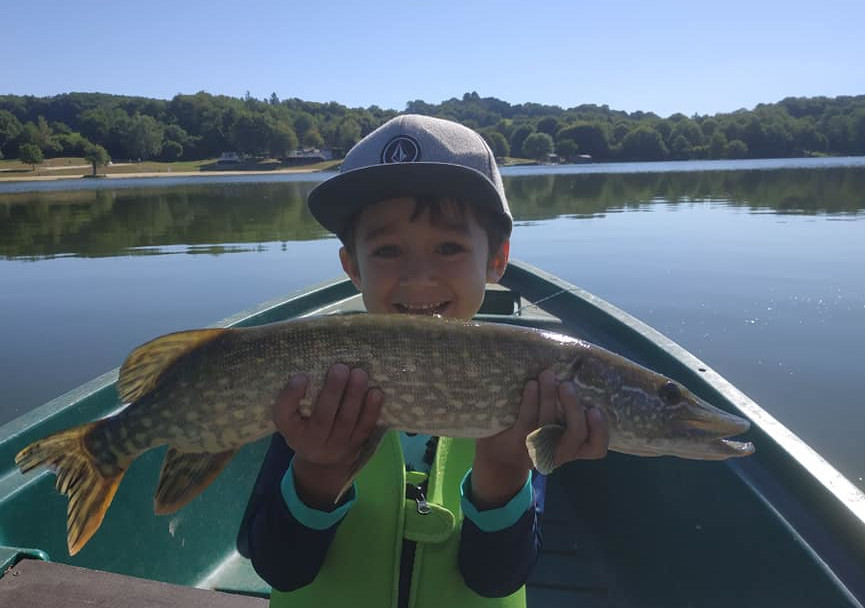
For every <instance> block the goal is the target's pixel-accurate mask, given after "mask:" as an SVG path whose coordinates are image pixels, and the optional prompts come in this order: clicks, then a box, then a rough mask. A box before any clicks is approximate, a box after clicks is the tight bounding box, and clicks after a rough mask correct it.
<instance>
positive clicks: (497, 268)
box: [487, 239, 511, 283]
mask: <svg viewBox="0 0 865 608" xmlns="http://www.w3.org/2000/svg"><path fill="white" fill-rule="evenodd" d="M510 252H511V241H510V240H509V239H505V240H504V241H502V244H501V246H500V247H499V249H498V251H496V252H495V253H494V254H493V255H491V256H490V259H489V261H488V262H487V283H498V282H499V279H501V278H502V275H503V274H505V269H506V268H507V267H508V256H509V255H510Z"/></svg>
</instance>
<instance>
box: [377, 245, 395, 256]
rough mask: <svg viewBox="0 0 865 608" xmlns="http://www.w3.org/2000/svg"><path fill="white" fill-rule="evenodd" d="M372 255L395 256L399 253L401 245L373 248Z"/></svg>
mask: <svg viewBox="0 0 865 608" xmlns="http://www.w3.org/2000/svg"><path fill="white" fill-rule="evenodd" d="M372 255H373V256H375V257H377V258H393V257H396V256H398V255H399V247H397V246H396V245H382V246H381V247H376V248H375V249H373V252H372Z"/></svg>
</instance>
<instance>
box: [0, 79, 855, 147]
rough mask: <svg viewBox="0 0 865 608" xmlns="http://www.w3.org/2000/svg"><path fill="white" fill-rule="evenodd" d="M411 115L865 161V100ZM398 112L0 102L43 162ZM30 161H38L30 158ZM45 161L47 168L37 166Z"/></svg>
mask: <svg viewBox="0 0 865 608" xmlns="http://www.w3.org/2000/svg"><path fill="white" fill-rule="evenodd" d="M405 111H406V112H411V113H418V114H426V115H430V116H438V117H442V118H449V119H451V120H455V121H457V122H460V123H462V124H464V125H466V126H469V127H472V128H474V129H477V130H478V131H479V132H480V133H481V134H482V135H483V136H484V138H485V139H486V140H487V141H488V142H489V144H490V147H491V148H492V149H493V151H494V152H495V154H496V155H497V156H499V157H522V158H534V159H539V160H544V159H547V158H549V155H551V154H554V155H558V156H559V157H560V158H562V159H564V160H575V159H579V158H580V155H588V156H590V157H591V158H592V160H594V161H660V160H688V159H719V158H784V157H799V156H813V155H865V95H859V96H842V97H789V98H786V99H783V100H781V101H779V102H777V103H768V104H760V105H758V106H757V107H755V108H753V109H752V110H746V109H741V110H737V111H735V112H729V113H719V114H715V115H711V116H710V115H694V116H685V115H684V114H673V115H671V116H669V117H667V118H662V117H660V116H658V115H656V114H653V113H651V112H630V113H629V112H623V111H620V110H612V109H610V108H609V107H608V106H606V105H601V106H598V105H593V104H583V105H579V106H575V107H572V108H567V109H565V108H561V107H559V106H550V105H541V104H535V103H524V104H516V105H514V104H510V103H508V102H506V101H502V100H500V99H496V98H494V97H480V96H479V95H478V94H477V93H475V92H471V93H466V94H464V95H463V96H462V98H452V99H449V100H446V101H443V102H441V103H438V104H430V103H426V102H424V101H422V100H415V101H409V102H408V103H407V104H406V108H405ZM397 114H398V112H396V111H394V110H386V109H382V108H379V107H378V106H370V107H369V108H349V107H346V106H344V105H341V104H339V103H336V102H328V103H318V102H311V101H303V100H301V99H294V98H293V99H286V100H280V99H279V98H278V97H277V96H276V94H273V95H271V96H270V98H269V99H266V100H259V99H255V98H253V97H251V96H250V95H249V94H247V95H246V96H245V97H243V98H236V97H227V96H223V95H212V94H210V93H206V92H203V91H202V92H199V93H196V94H194V95H176V96H175V97H174V98H172V99H171V100H162V99H151V98H146V97H131V96H122V95H109V94H104V93H65V94H62V95H56V96H53V97H33V96H18V95H0V158H19V159H21V160H22V161H23V162H28V163H29V162H32V161H33V160H34V159H36V158H38V156H39V154H37V151H38V153H41V155H42V157H44V158H52V157H58V156H81V157H83V156H85V155H86V154H87V152H88V151H92V149H93V146H94V145H95V146H102V147H103V148H105V150H106V151H107V152H108V154H109V155H110V156H111V157H112V158H114V159H143V160H146V159H155V160H163V161H176V160H180V159H183V160H196V159H208V158H215V157H217V156H219V155H220V154H221V153H222V152H225V151H236V152H239V153H242V154H245V155H248V156H252V157H273V158H284V157H285V156H287V155H288V154H289V153H290V152H292V151H294V150H296V149H298V148H328V149H331V150H332V151H333V152H334V155H335V157H340V156H341V155H343V154H344V153H345V152H346V151H347V150H348V149H349V148H350V147H351V146H352V145H354V144H355V143H356V142H357V141H358V140H359V139H360V138H361V137H363V136H364V135H366V134H367V133H369V132H371V131H372V130H373V129H375V128H376V127H377V126H379V125H380V124H382V123H383V122H385V121H386V120H388V119H390V118H392V117H393V116H396V115H397ZM25 159H27V160H25ZM36 162H40V161H36Z"/></svg>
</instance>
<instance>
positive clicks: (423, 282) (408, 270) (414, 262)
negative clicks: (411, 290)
mask: <svg viewBox="0 0 865 608" xmlns="http://www.w3.org/2000/svg"><path fill="white" fill-rule="evenodd" d="M435 283H436V270H435V264H432V263H431V262H430V261H429V260H426V259H424V258H423V257H422V256H414V257H412V258H410V259H407V260H406V261H405V264H404V265H403V268H402V272H401V273H400V285H402V286H409V285H411V286H427V285H434V284H435Z"/></svg>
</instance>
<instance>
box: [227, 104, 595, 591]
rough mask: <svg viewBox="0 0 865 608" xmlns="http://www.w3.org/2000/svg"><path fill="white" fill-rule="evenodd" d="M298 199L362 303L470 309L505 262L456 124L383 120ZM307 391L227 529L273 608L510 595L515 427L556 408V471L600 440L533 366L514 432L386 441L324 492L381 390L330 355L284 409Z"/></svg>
mask: <svg viewBox="0 0 865 608" xmlns="http://www.w3.org/2000/svg"><path fill="white" fill-rule="evenodd" d="M308 203H309V207H310V210H311V211H312V213H313V215H314V216H315V217H316V219H317V220H318V221H319V222H320V223H321V224H322V225H323V226H324V227H325V228H327V229H329V230H330V231H332V232H334V233H335V234H337V236H339V238H340V239H341V241H342V244H343V246H342V248H341V249H340V252H339V256H340V261H341V262H342V266H343V268H344V269H345V272H346V273H347V274H348V276H349V277H350V278H351V280H352V281H353V282H354V284H355V286H357V288H358V289H359V290H360V292H361V293H362V296H363V301H364V304H365V306H366V309H367V311H368V312H370V313H402V314H438V315H442V316H445V317H455V318H461V319H470V318H471V317H472V316H474V315H475V313H477V311H478V310H479V308H480V306H481V303H482V301H483V297H484V290H485V287H486V283H488V282H489V283H494V282H496V281H498V280H499V278H500V277H501V276H502V274H503V273H504V271H505V267H506V265H507V261H508V254H509V236H510V232H511V226H512V220H511V214H510V210H509V208H508V204H507V199H506V198H505V193H504V188H503V186H502V181H501V176H500V175H499V172H498V168H497V166H496V162H495V158H494V156H493V154H492V152H491V151H490V149H489V147H488V146H487V145H486V143H485V142H484V141H483V139H482V138H481V137H480V136H479V135H478V134H477V133H476V132H474V131H472V130H470V129H468V128H466V127H463V126H461V125H459V124H457V123H453V122H449V121H445V120H441V119H435V118H429V117H424V116H416V115H403V116H398V117H397V118H394V119H392V120H391V121H389V122H387V123H385V124H384V125H382V126H381V127H380V128H378V129H377V130H376V131H374V132H373V133H371V134H370V135H368V136H367V137H365V138H364V139H363V140H362V141H360V142H359V143H358V144H357V145H356V146H355V147H354V148H352V150H351V151H350V152H349V153H348V155H347V156H346V158H345V161H344V163H343V166H342V170H341V172H340V174H339V175H338V176H336V177H334V178H332V179H330V180H328V181H326V182H324V183H322V184H320V185H319V186H318V187H317V188H315V189H314V190H313V191H312V192H311V193H310V195H309V201H308ZM445 380H446V379H445ZM306 390H307V379H306V378H305V377H302V376H299V377H295V378H293V379H292V380H291V382H290V383H289V385H288V386H287V387H286V388H285V390H284V391H283V393H282V394H281V395H280V397H279V398H278V400H277V403H276V404H275V407H274V422H275V425H276V428H277V430H278V431H279V432H278V433H276V434H275V435H274V437H273V440H272V441H271V445H270V448H269V450H268V453H267V456H266V457H265V461H264V463H263V465H262V469H261V472H260V473H259V477H258V479H257V481H256V484H255V488H254V490H253V494H252V497H251V498H250V503H249V506H248V507H247V511H246V514H245V515H244V519H243V523H242V525H241V530H240V534H239V536H238V547H239V548H240V551H241V553H242V554H244V555H247V556H249V557H250V558H251V560H252V563H253V566H254V567H255V569H256V571H257V572H258V573H259V574H260V575H261V576H262V577H263V578H264V579H265V580H266V581H267V582H268V583H270V584H271V585H272V587H273V588H274V591H273V595H272V598H271V604H272V605H275V606H289V605H307V604H309V605H325V606H328V605H331V604H334V605H335V604H336V603H337V602H340V603H342V604H343V605H344V604H345V603H346V602H350V603H351V605H357V604H368V605H370V606H408V605H412V606H424V605H432V604H434V605H437V606H441V605H447V606H451V605H497V606H505V605H507V606H518V605H524V604H525V599H524V593H523V585H524V584H525V582H526V580H527V578H528V576H529V573H530V571H531V568H532V566H533V565H534V562H535V560H536V558H537V555H538V551H539V547H540V515H541V512H542V509H543V488H544V479H543V477H542V476H540V475H534V476H533V475H532V473H531V461H530V460H529V457H528V454H527V452H526V448H525V443H524V441H525V437H526V435H527V434H528V433H529V432H531V431H532V430H534V429H535V428H537V427H538V426H540V425H543V424H545V423H548V422H551V421H554V420H557V419H562V418H563V419H564V420H565V422H566V424H567V432H566V434H565V437H564V439H563V441H562V443H561V444H560V446H559V449H558V452H557V460H558V461H559V462H560V463H564V462H567V461H570V460H575V459H581V458H600V457H603V456H604V455H605V454H606V450H607V443H608V437H609V431H608V427H607V423H606V419H605V418H604V417H603V414H602V413H601V412H599V411H596V410H594V409H592V410H590V411H586V409H585V408H584V407H583V406H582V405H581V404H580V403H579V402H578V401H577V398H576V394H575V389H574V386H573V384H572V383H570V382H557V381H556V380H555V378H554V377H553V374H552V373H551V372H550V371H545V372H543V373H541V374H540V376H539V377H538V378H537V380H531V381H529V382H527V383H526V386H525V389H524V392H523V400H522V405H521V409H520V414H519V417H518V420H517V421H516V423H515V424H514V426H513V427H512V428H510V429H508V430H507V431H504V432H502V433H500V434H498V435H496V436H494V437H489V438H486V439H479V440H477V441H475V442H472V441H467V440H450V439H446V438H427V437H417V436H409V435H407V434H405V433H403V434H401V436H397V434H396V433H389V434H388V435H389V437H388V436H386V438H385V441H383V442H382V445H381V446H380V448H379V450H378V451H377V453H376V455H375V457H374V458H373V459H372V460H371V461H370V462H369V463H368V464H367V465H366V467H365V468H364V470H363V471H362V472H361V475H360V477H359V478H358V479H357V480H356V482H355V483H354V484H353V486H352V488H351V490H349V491H348V492H347V493H346V495H345V496H343V497H340V498H339V499H338V496H339V492H340V490H341V488H342V487H343V485H344V484H345V482H346V480H347V479H348V477H349V474H350V470H351V466H352V464H353V463H354V462H355V460H356V459H357V457H358V454H359V453H360V450H361V447H362V446H363V444H364V443H365V441H366V440H367V439H368V438H369V437H370V435H371V434H372V433H373V431H374V429H375V423H376V420H377V418H378V414H379V411H380V408H381V405H382V402H383V400H384V396H383V393H382V392H381V391H380V390H379V389H378V388H376V387H374V386H373V385H371V383H370V380H369V378H368V377H367V375H366V372H365V371H364V370H362V369H349V368H348V367H347V366H345V365H341V364H337V365H334V366H333V367H332V368H331V369H330V370H329V372H328V374H327V377H326V379H325V382H324V384H323V386H322V388H321V390H320V391H319V393H318V395H317V396H315V398H316V406H315V409H314V412H313V414H312V416H311V417H309V418H303V417H301V416H300V414H299V411H298V404H299V402H300V400H301V399H303V397H304V396H305V395H306ZM406 469H409V470H408V471H406ZM424 494H426V496H424ZM427 498H429V500H427Z"/></svg>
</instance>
